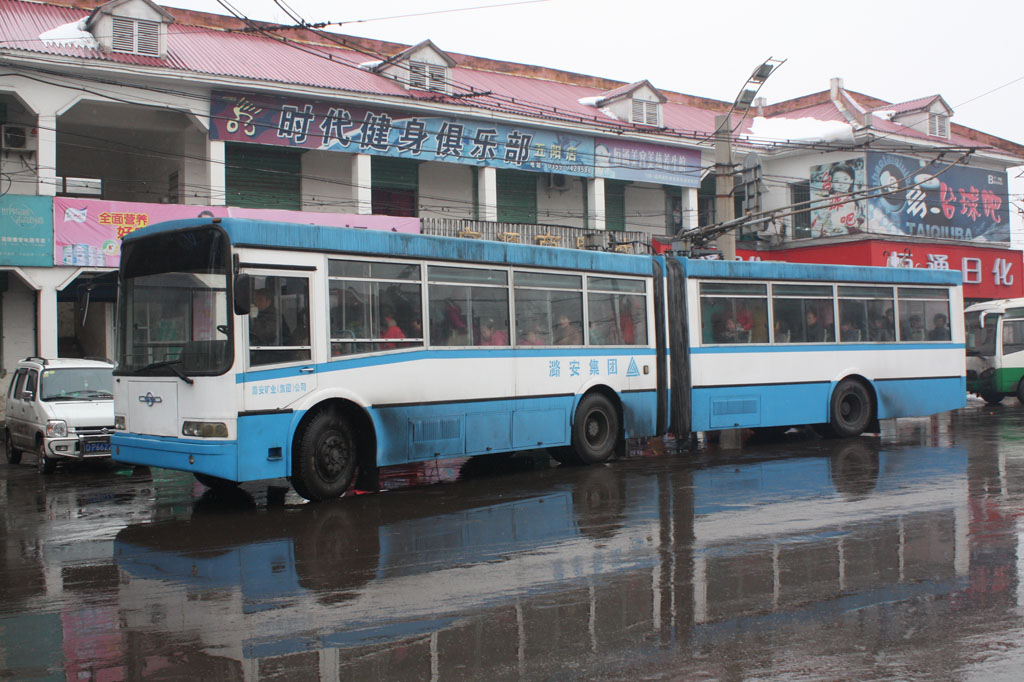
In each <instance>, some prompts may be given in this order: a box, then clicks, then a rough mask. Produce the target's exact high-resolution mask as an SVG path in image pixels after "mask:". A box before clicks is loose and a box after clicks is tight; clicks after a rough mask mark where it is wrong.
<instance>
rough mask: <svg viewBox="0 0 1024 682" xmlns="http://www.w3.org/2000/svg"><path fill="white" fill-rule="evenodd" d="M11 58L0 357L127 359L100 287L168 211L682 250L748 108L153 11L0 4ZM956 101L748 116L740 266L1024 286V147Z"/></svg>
mask: <svg viewBox="0 0 1024 682" xmlns="http://www.w3.org/2000/svg"><path fill="white" fill-rule="evenodd" d="M0 61H2V62H3V66H4V69H3V74H2V75H0V124H2V126H3V128H2V133H3V136H2V140H3V148H2V150H0V174H2V175H0V177H2V179H3V184H2V186H0V192H2V195H0V290H2V306H0V324H2V329H3V336H2V345H0V361H2V366H3V368H5V369H6V368H9V367H11V366H13V365H14V363H15V362H16V361H17V360H18V359H19V358H22V357H25V356H27V355H43V356H53V355H58V354H60V355H83V356H111V355H112V350H113V333H114V332H113V329H114V327H113V301H114V295H115V292H114V289H113V286H112V284H111V282H110V280H109V277H107V278H104V275H108V274H109V273H111V272H113V271H114V270H115V269H116V267H117V264H118V260H119V254H120V239H121V238H122V237H123V236H124V235H125V234H127V233H128V232H130V231H132V230H134V229H139V228H141V227H144V226H145V225H147V224H149V223H152V222H157V221H159V220H163V219H172V218H181V217H195V216H199V215H211V216H218V215H241V216H254V217H266V218H271V219H279V220H286V221H289V222H317V223H326V224H335V225H347V226H353V227H365V228H369V229H396V230H406V231H424V232H429V233H434V234H446V235H452V236H462V237H466V238H483V239H502V240H509V241H523V242H529V243H537V244H544V245H550V246H563V247H565V246H567V247H572V248H606V249H618V250H632V251H637V250H641V251H646V250H648V249H650V248H659V245H662V247H663V246H667V245H669V244H671V243H672V241H673V239H674V238H678V237H680V236H693V235H694V234H697V233H698V232H699V231H700V229H701V228H702V227H705V226H708V225H711V224H713V223H715V216H714V215H713V212H711V211H709V210H706V209H707V207H709V206H710V203H711V201H709V198H710V200H713V197H714V193H715V189H714V179H715V174H714V151H715V150H714V145H713V142H712V139H711V138H712V136H713V133H714V130H715V117H716V116H717V115H721V114H726V113H728V112H730V111H734V112H735V111H736V107H735V106H733V105H732V104H731V103H727V102H720V101H717V100H712V99H705V98H700V97H694V96H690V95H684V94H679V93H673V92H668V91H664V90H660V89H658V88H657V87H655V85H654V84H652V83H650V82H648V81H646V80H640V81H637V82H634V83H629V84H623V83H621V82H616V81H610V80H607V79H602V78H599V77H593V76H585V75H580V74H572V73H565V72H558V71H554V70H551V69H546V68H541V67H534V66H527V65H523V64H514V63H507V62H498V61H494V60H489V59H486V58H481V57H473V56H467V55H459V54H452V53H448V52H446V51H444V50H443V49H442V47H441V46H438V45H435V44H434V43H432V42H431V41H430V40H424V41H423V42H422V43H419V44H417V45H414V46H407V45H398V44H394V43H387V42H382V41H374V40H368V39H361V38H351V37H346V36H339V35H335V34H328V33H323V32H315V31H311V30H306V29H297V28H289V27H282V26H273V25H269V24H256V23H251V22H250V23H247V22H243V21H241V20H238V19H235V18H233V17H225V16H220V15H215V14H207V13H201V12H192V11H186V10H178V9H171V8H164V7H161V6H159V5H157V4H155V3H153V2H151V1H150V0H113V1H111V2H106V3H100V2H94V1H92V0H52V1H51V2H27V1H24V0H0ZM951 115H952V112H951V111H950V110H949V107H948V106H947V105H946V104H945V102H944V101H943V100H942V98H941V97H938V96H936V97H931V98H925V99H924V100H915V101H913V102H908V103H905V104H900V105H892V104H890V103H886V102H883V101H881V100H877V99H874V98H870V97H867V96H864V95H860V94H857V93H852V92H850V91H847V90H845V89H844V88H843V87H842V83H841V82H839V81H835V82H833V84H832V87H831V89H830V90H829V91H826V92H823V93H818V94H816V95H810V96H808V97H805V98H800V99H799V100H794V101H791V102H784V103H779V104H776V105H773V106H767V105H765V104H763V103H761V104H760V105H757V106H756V107H755V109H752V110H751V111H749V112H744V113H743V115H740V114H739V113H735V114H734V119H733V120H734V121H735V122H736V123H735V125H736V130H737V134H736V136H735V139H734V144H733V159H734V163H735V165H736V168H737V169H740V168H741V167H742V166H743V163H744V160H745V159H746V158H748V157H749V156H750V152H756V153H757V159H758V160H759V162H760V171H759V172H758V173H751V177H752V181H751V182H749V183H741V184H740V189H739V190H738V191H737V194H736V197H737V208H738V209H739V213H740V214H743V213H745V214H747V215H749V216H750V217H751V220H750V222H749V224H747V225H744V226H743V227H741V228H740V229H739V231H738V232H739V240H740V241H739V249H738V254H739V255H740V256H741V257H745V258H761V259H777V260H801V259H814V258H824V259H832V260H833V261H837V262H849V263H857V264H863V263H866V262H870V263H871V264H879V265H881V264H887V263H889V264H902V265H907V264H908V263H909V262H910V261H913V263H914V265H915V266H922V265H928V266H931V267H954V268H958V269H963V270H964V273H965V277H981V278H982V279H983V280H985V281H988V280H992V286H991V287H988V288H979V289H978V290H977V291H974V292H973V293H970V294H969V297H971V298H980V297H994V296H996V295H1021V293H1022V288H1021V286H1022V281H1024V272H1022V267H1024V266H1022V264H1021V256H1020V253H1019V252H1017V251H1013V250H1012V249H1010V248H1009V234H1010V230H1009V222H1010V211H1009V207H1010V204H1009V197H1008V194H1007V191H1006V169H1007V168H1010V167H1013V166H1017V165H1020V164H1022V163H1024V148H1022V147H1021V146H1020V145H1017V144H1015V143H1011V142H1008V141H1005V140H999V139H997V138H993V137H991V136H987V135H984V134H983V133H979V132H978V131H973V130H970V129H966V128H964V127H962V126H957V125H956V124H953V123H951V121H950V120H949V119H950V116H951ZM773 120H774V121H781V120H786V121H790V122H799V121H808V120H809V121H817V122H823V121H824V122H831V123H833V124H841V125H844V126H846V127H847V128H848V129H849V130H848V134H849V140H845V139H843V140H839V141H836V140H831V141H830V140H824V139H812V138H807V139H806V140H802V141H799V142H793V141H792V140H790V141H787V142H779V141H775V142H771V141H769V142H765V140H766V139H767V138H765V137H764V136H763V135H761V134H759V130H758V128H757V126H759V125H762V124H763V122H764V121H773ZM809 127H810V126H809ZM853 150H856V151H853ZM954 161H955V163H953V162H954ZM947 166H949V167H948V168H947ZM744 177H745V176H742V175H741V176H740V178H741V179H743V178H744ZM879 188H885V189H884V190H880V189H879ZM888 190H892V191H891V192H890V191H888ZM975 194H976V195H977V198H976V199H975V198H974V197H975ZM893 254H897V255H898V258H897V257H896V256H893ZM994 273H995V274H994ZM986 278H987V279H986Z"/></svg>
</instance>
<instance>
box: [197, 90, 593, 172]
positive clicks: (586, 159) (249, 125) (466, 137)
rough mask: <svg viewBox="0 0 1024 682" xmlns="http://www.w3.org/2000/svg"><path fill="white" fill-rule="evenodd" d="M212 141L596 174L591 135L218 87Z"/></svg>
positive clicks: (212, 115) (212, 114)
mask: <svg viewBox="0 0 1024 682" xmlns="http://www.w3.org/2000/svg"><path fill="white" fill-rule="evenodd" d="M210 137H211V138H212V139H214V140H226V141H231V142H252V143H257V144H263V145H275V146H285V147H301V148H305V149H323V150H333V151H344V152H352V153H359V154H375V155H380V156H392V157H400V158H408V159H415V160H417V161H442V162H447V163H462V164H470V165H474V166H493V167H496V168H511V169H518V170H529V171H538V172H551V173H559V174H561V175H578V176H587V177H592V176H593V174H594V140H593V138H592V137H589V136H585V135H576V134H569V133H563V132H559V131H548V130H542V129H539V128H529V127H523V126H509V125H504V124H501V123H492V122H485V121H473V120H469V119H457V118H448V117H442V116H421V115H418V114H414V113H409V112H402V111H397V110H393V109H366V108H363V107H350V106H344V107H342V106H339V105H337V104H330V103H327V102H317V101H306V100H297V99H293V98H283V97H274V96H268V95H256V94H236V93H225V92H215V93H214V94H213V99H212V101H211V102H210Z"/></svg>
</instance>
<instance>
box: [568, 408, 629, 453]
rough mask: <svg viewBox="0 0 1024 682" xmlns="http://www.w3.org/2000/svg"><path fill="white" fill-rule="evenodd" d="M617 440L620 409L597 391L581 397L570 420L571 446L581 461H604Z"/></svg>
mask: <svg viewBox="0 0 1024 682" xmlns="http://www.w3.org/2000/svg"><path fill="white" fill-rule="evenodd" d="M618 441H619V413H618V412H617V411H616V410H615V406H614V405H612V402H611V401H610V400H608V398H606V397H604V396H603V395H602V394H600V393H590V394H588V395H586V396H584V397H583V400H581V401H580V404H579V407H577V408H576V419H574V420H573V424H572V447H573V449H574V450H575V451H576V456H577V457H579V459H580V461H581V462H583V463H584V464H600V463H602V462H607V461H608V459H609V458H611V456H612V454H613V453H614V452H615V446H616V445H617V444H618Z"/></svg>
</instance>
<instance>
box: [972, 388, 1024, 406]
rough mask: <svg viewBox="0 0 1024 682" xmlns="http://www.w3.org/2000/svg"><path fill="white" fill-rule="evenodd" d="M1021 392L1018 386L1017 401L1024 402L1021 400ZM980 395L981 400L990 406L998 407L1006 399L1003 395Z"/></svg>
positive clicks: (987, 393) (986, 393)
mask: <svg viewBox="0 0 1024 682" xmlns="http://www.w3.org/2000/svg"><path fill="white" fill-rule="evenodd" d="M1020 391H1021V387H1020V386H1018V387H1017V399H1018V400H1020V401H1021V402H1024V400H1021V398H1020ZM978 395H980V396H981V399H982V400H984V401H985V402H986V403H987V404H989V405H998V404H999V403H1001V402H1003V398H1005V397H1006V396H1004V395H1003V394H1001V393H989V392H988V391H986V392H985V393H979V394H978Z"/></svg>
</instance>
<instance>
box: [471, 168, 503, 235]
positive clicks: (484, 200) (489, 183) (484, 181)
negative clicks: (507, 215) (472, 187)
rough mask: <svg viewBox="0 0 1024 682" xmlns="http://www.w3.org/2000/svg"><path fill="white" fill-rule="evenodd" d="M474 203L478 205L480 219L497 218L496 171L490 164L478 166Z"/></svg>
mask: <svg viewBox="0 0 1024 682" xmlns="http://www.w3.org/2000/svg"><path fill="white" fill-rule="evenodd" d="M476 177H477V193H476V203H477V205H478V206H479V207H480V220H490V221H495V220H497V219H498V171H497V169H495V168H491V167H490V166H484V167H483V168H478V169H477V171H476Z"/></svg>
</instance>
